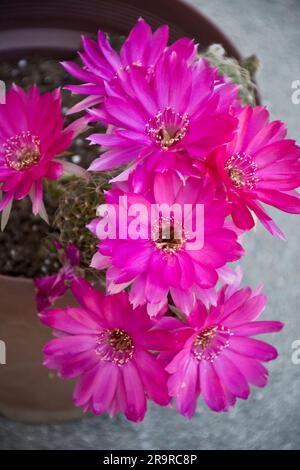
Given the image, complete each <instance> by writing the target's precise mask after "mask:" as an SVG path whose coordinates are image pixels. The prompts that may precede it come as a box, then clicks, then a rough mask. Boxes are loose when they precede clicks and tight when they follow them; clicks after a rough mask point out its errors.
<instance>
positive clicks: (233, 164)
mask: <svg viewBox="0 0 300 470" xmlns="http://www.w3.org/2000/svg"><path fill="white" fill-rule="evenodd" d="M257 168H258V167H257V165H256V163H255V162H254V161H253V159H252V157H251V156H250V155H247V154H245V153H241V154H240V153H235V154H233V155H231V157H230V158H229V159H228V160H227V161H226V164H225V171H226V172H227V175H228V177H229V179H230V180H231V183H232V185H233V186H234V187H235V188H236V189H254V188H255V186H256V184H257V183H258V182H259V178H258V177H257V176H256V171H257Z"/></svg>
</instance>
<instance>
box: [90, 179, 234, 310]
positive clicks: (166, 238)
mask: <svg viewBox="0 0 300 470" xmlns="http://www.w3.org/2000/svg"><path fill="white" fill-rule="evenodd" d="M117 194H119V193H118V192H117ZM125 196H126V201H127V202H126V204H127V206H128V207H127V210H128V213H130V211H131V210H132V209H133V207H134V205H135V204H139V205H140V207H142V208H145V209H146V211H147V214H145V216H144V215H143V217H142V218H141V219H140V220H139V223H140V224H141V234H142V235H141V236H140V237H139V236H138V239H136V237H134V238H133V237H131V235H130V234H129V227H131V226H132V217H128V220H124V218H123V211H122V212H120V209H122V207H120V206H122V202H121V203H119V197H117V200H116V204H115V209H116V211H112V212H111V214H110V215H109V216H108V221H107V220H106V219H101V218H100V219H95V220H94V221H93V222H92V223H91V224H90V225H89V229H90V230H91V231H92V233H94V234H95V235H96V236H97V237H98V238H100V239H101V243H100V244H99V245H98V250H99V251H98V252H97V253H96V254H95V255H94V257H93V260H92V264H91V265H92V266H93V267H94V268H96V269H105V268H108V270H107V273H106V281H107V289H108V292H109V293H115V292H119V291H120V290H123V289H124V288H125V287H127V286H131V291H130V297H129V298H130V301H131V302H132V303H133V305H134V307H136V306H138V305H144V304H145V303H147V308H148V313H149V314H150V315H158V314H160V313H164V311H165V310H166V307H167V300H168V294H170V295H171V297H172V299H173V301H174V303H175V305H176V306H177V307H179V308H180V309H181V310H182V311H184V312H185V313H186V314H188V313H189V312H190V311H191V310H192V308H193V307H194V306H195V302H196V299H197V298H202V299H204V298H206V299H208V296H210V295H211V292H210V289H211V288H212V287H214V286H215V284H216V282H217V281H218V279H219V274H218V270H219V269H221V268H223V267H224V266H225V265H226V264H227V263H228V262H230V261H235V260H237V259H238V258H239V257H240V256H241V255H242V254H243V249H242V247H241V246H240V244H239V243H238V242H237V235H236V233H235V232H234V231H233V230H231V229H230V228H229V227H227V226H226V224H225V218H226V216H227V215H228V213H229V212H228V211H229V209H228V205H227V203H226V201H225V200H224V199H223V200H222V199H220V200H216V199H214V188H213V186H212V184H211V181H210V178H209V177H208V176H207V177H205V178H202V179H198V178H189V179H188V180H187V181H186V183H185V184H182V181H181V179H180V178H179V176H178V175H176V174H174V173H173V172H166V173H164V174H157V176H156V178H155V183H154V194H153V195H152V196H150V195H149V197H148V198H146V197H144V196H141V195H137V194H134V193H126V194H125ZM107 201H108V202H113V201H114V198H113V197H112V198H111V199H110V197H109V194H108V195H107ZM162 204H166V205H167V207H168V208H171V207H172V206H173V205H175V206H176V207H177V208H178V209H179V212H180V213H181V215H180V216H179V217H177V218H175V217H174V216H173V214H172V212H171V211H170V213H166V214H162V213H161V211H160V207H161V205H162ZM197 207H198V208H199V207H201V209H202V212H201V213H199V212H198V209H197ZM185 211H186V212H185ZM115 213H116V217H117V220H116V226H117V228H118V229H117V230H116V232H115V233H114V234H113V236H112V237H106V234H102V232H101V233H100V231H99V227H100V224H101V225H102V223H103V221H105V224H106V223H108V224H111V225H113V224H115V221H114V220H113V219H114V215H115ZM150 213H151V217H150ZM110 217H111V219H110ZM163 222H165V225H166V226H167V227H169V229H170V230H169V233H168V234H167V233H164V228H161V225H162V223H163ZM98 224H99V225H98ZM120 226H122V227H123V229H125V232H126V236H123V235H120V231H119V227H120ZM191 227H194V230H195V227H196V231H195V233H193V234H191V232H189V229H190V228H191ZM200 234H202V235H203V237H201V235H200ZM198 236H199V238H198ZM200 238H201V240H200ZM192 242H193V243H195V244H193V246H192V247H191V245H190V243H192ZM198 242H199V244H198Z"/></svg>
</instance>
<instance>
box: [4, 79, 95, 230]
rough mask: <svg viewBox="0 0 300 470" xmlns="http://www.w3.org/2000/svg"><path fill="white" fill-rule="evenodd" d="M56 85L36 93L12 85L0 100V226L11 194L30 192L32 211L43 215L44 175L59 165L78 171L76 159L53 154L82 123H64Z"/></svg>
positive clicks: (54, 175) (57, 171) (53, 174)
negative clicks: (71, 160)
mask: <svg viewBox="0 0 300 470" xmlns="http://www.w3.org/2000/svg"><path fill="white" fill-rule="evenodd" d="M63 123H64V121H63V117H62V115H61V96H60V90H59V89H57V90H54V91H52V92H49V93H45V94H43V95H40V94H39V92H38V89H37V87H36V86H33V87H32V88H31V89H30V90H29V91H28V93H25V92H24V91H23V90H22V89H21V88H20V87H18V86H16V85H13V86H12V87H11V89H10V90H9V91H8V93H7V96H6V104H0V183H1V191H2V192H3V193H4V197H3V199H2V201H1V203H0V211H2V210H3V213H2V220H1V227H2V229H3V228H4V227H5V225H6V223H7V220H8V217H9V213H10V209H11V205H12V201H13V199H16V200H20V199H23V198H24V197H26V196H27V195H30V197H31V199H32V204H33V213H34V214H40V216H41V217H43V218H44V219H47V214H46V211H45V208H44V204H43V186H42V181H43V179H49V180H56V179H58V178H59V177H60V176H61V175H62V174H63V172H64V171H67V172H70V171H71V172H74V173H78V174H81V175H82V174H83V172H84V170H82V169H81V168H80V167H77V166H76V165H74V164H72V163H69V162H66V161H63V160H60V161H59V160H57V159H56V158H55V157H57V156H59V155H60V154H62V153H63V152H64V151H65V150H66V149H67V148H68V147H69V146H70V144H71V142H72V139H73V138H74V137H75V136H76V135H77V134H78V133H79V132H81V131H82V130H83V129H84V128H85V126H86V119H84V118H81V119H79V120H77V121H75V122H73V123H72V124H71V125H70V126H69V127H67V128H66V129H63Z"/></svg>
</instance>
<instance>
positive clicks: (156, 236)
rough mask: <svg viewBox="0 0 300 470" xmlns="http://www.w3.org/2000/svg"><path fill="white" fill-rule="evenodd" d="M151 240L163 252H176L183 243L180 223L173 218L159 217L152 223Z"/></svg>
mask: <svg viewBox="0 0 300 470" xmlns="http://www.w3.org/2000/svg"><path fill="white" fill-rule="evenodd" d="M152 240H154V243H155V246H156V247H157V248H158V249H159V250H162V251H164V252H165V253H176V252H177V251H179V250H180V249H181V248H182V246H183V245H184V242H185V238H184V234H183V230H182V225H181V223H180V222H178V221H174V218H168V217H161V218H160V219H159V220H157V221H156V222H155V223H154V224H153V229H152Z"/></svg>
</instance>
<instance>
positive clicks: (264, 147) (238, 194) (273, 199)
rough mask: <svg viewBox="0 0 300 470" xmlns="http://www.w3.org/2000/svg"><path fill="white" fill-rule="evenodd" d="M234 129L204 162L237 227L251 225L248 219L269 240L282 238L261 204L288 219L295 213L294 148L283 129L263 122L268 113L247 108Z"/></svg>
mask: <svg viewBox="0 0 300 470" xmlns="http://www.w3.org/2000/svg"><path fill="white" fill-rule="evenodd" d="M238 120H239V127H238V132H237V134H236V135H235V137H234V138H233V140H232V141H231V142H230V143H229V144H228V145H227V146H223V147H222V148H220V149H218V151H216V152H214V153H213V154H212V155H210V156H209V158H208V165H209V166H211V167H212V169H213V171H216V181H218V180H219V181H220V178H221V181H222V182H223V185H224V187H225V189H226V192H227V196H228V199H229V201H231V206H232V209H231V214H232V218H233V221H234V222H235V224H236V225H237V227H239V228H241V229H243V230H249V229H251V228H252V227H253V226H254V219H253V216H252V214H253V213H254V214H256V216H257V217H258V219H259V220H260V221H261V222H262V224H263V225H264V226H265V227H266V229H267V230H268V231H269V232H270V233H272V234H273V235H276V236H279V237H281V238H284V235H283V234H282V232H281V230H280V229H279V228H278V227H277V226H276V225H275V223H274V222H273V220H272V219H271V217H270V216H269V215H268V213H267V212H266V211H265V209H264V207H263V205H262V204H261V203H264V204H268V205H270V206H273V207H276V208H277V209H280V210H282V211H285V212H289V213H291V214H299V213H300V197H299V194H298V193H297V192H296V189H297V188H298V187H299V185H300V148H299V147H298V146H297V145H296V144H295V142H294V141H293V140H290V139H286V138H285V136H286V127H285V125H284V124H282V123H281V122H280V121H273V122H270V121H269V113H268V111H267V110H266V109H265V108H263V107H261V106H256V107H255V108H252V107H250V106H247V107H245V108H243V109H242V110H241V111H240V112H239V114H238Z"/></svg>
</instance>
